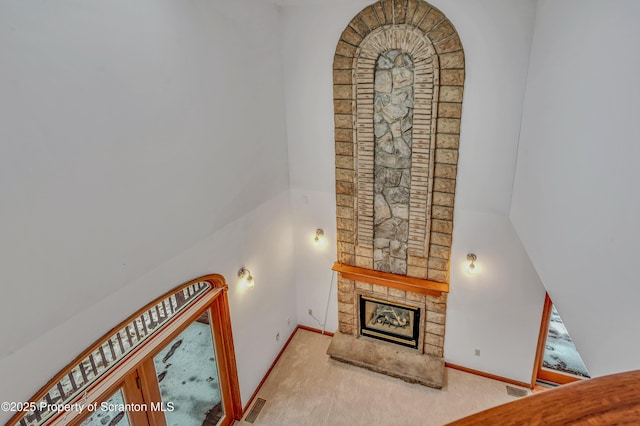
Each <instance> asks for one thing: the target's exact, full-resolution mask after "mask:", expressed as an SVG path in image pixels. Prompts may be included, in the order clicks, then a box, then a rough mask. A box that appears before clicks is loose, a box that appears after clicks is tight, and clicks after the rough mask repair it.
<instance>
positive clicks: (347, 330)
mask: <svg viewBox="0 0 640 426" xmlns="http://www.w3.org/2000/svg"><path fill="white" fill-rule="evenodd" d="M338 330H340V333H342V334H353V330H354V328H353V324H346V323H343V322H341V323H338Z"/></svg>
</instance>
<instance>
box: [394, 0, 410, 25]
mask: <svg viewBox="0 0 640 426" xmlns="http://www.w3.org/2000/svg"><path fill="white" fill-rule="evenodd" d="M393 11H394V23H395V24H396V25H399V24H404V23H405V22H407V19H406V18H407V0H394V1H393Z"/></svg>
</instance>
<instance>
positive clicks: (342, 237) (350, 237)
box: [336, 229, 356, 244]
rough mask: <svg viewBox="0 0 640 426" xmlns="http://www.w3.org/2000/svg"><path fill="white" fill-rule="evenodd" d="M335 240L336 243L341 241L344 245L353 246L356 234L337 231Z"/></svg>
mask: <svg viewBox="0 0 640 426" xmlns="http://www.w3.org/2000/svg"><path fill="white" fill-rule="evenodd" d="M336 239H337V240H338V241H343V242H345V243H351V244H354V243H355V242H356V234H355V232H351V231H345V230H344V229H338V232H337V234H336Z"/></svg>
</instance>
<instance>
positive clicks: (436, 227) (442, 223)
mask: <svg viewBox="0 0 640 426" xmlns="http://www.w3.org/2000/svg"><path fill="white" fill-rule="evenodd" d="M431 232H443V233H449V234H450V233H452V232H453V222H452V221H450V220H435V219H433V220H431Z"/></svg>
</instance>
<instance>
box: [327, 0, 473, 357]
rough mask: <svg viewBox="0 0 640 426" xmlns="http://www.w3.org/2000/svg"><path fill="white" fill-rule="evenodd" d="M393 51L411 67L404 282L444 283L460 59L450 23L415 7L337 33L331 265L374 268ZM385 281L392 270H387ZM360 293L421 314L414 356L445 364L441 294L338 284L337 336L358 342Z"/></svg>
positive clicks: (368, 14) (382, 8) (415, 2)
mask: <svg viewBox="0 0 640 426" xmlns="http://www.w3.org/2000/svg"><path fill="white" fill-rule="evenodd" d="M392 50H399V51H401V52H404V53H407V54H408V55H409V56H410V57H411V59H412V60H413V64H414V83H413V98H414V99H413V122H412V128H411V134H412V146H411V151H412V152H411V166H410V167H411V173H410V175H411V176H410V181H411V184H410V188H409V213H408V220H409V228H408V240H407V248H406V275H407V276H409V277H415V278H421V279H428V280H431V281H437V282H441V283H448V282H449V256H450V252H451V235H452V231H453V207H454V195H455V182H456V174H457V161H458V144H459V134H460V117H461V111H462V95H463V84H464V76H465V71H464V53H463V50H462V44H461V42H460V38H459V36H458V34H457V32H456V30H455V28H454V27H453V25H452V24H451V23H450V22H449V20H448V19H447V18H446V17H445V16H444V14H442V12H440V11H439V10H438V9H436V8H435V7H433V6H431V5H429V4H428V3H426V2H424V1H421V0H382V1H378V2H376V3H374V4H372V5H370V6H368V7H366V8H365V9H363V10H362V11H361V12H360V13H359V14H358V15H356V16H355V17H354V18H353V19H352V20H351V22H350V23H349V25H348V26H347V28H346V29H345V30H344V32H343V33H342V36H341V38H340V41H339V42H338V45H337V48H336V53H335V56H334V63H333V80H334V85H333V94H334V112H335V152H336V202H337V228H338V229H337V240H338V262H340V263H342V264H345V265H351V266H356V267H360V268H366V269H374V183H375V172H374V169H375V164H374V163H375V150H376V148H375V144H376V135H375V124H374V98H375V94H376V89H375V86H376V82H375V70H376V63H377V60H378V58H379V56H380V54H381V53H385V52H389V51H392ZM392 272H393V271H392ZM359 294H372V295H375V296H379V297H380V296H381V297H384V298H386V299H389V300H397V301H399V302H400V301H403V302H411V303H414V304H417V305H420V306H423V307H424V309H425V313H426V315H424V319H423V321H424V324H422V325H421V330H422V332H421V333H422V335H421V341H420V346H419V348H418V351H419V352H420V353H426V354H429V355H432V356H436V357H442V356H443V346H444V323H445V314H446V293H442V294H441V295H440V296H433V295H425V294H418V293H413V292H410V291H405V290H399V289H394V288H389V287H383V286H378V285H374V284H368V283H366V282H358V281H353V280H348V279H345V278H343V277H342V276H340V277H339V280H338V302H339V303H338V310H339V331H340V332H342V333H345V334H353V335H357V332H358V330H357V326H358V319H357V314H356V312H355V310H356V309H357V302H356V303H354V301H355V300H356V299H357V296H358V295H359Z"/></svg>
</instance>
